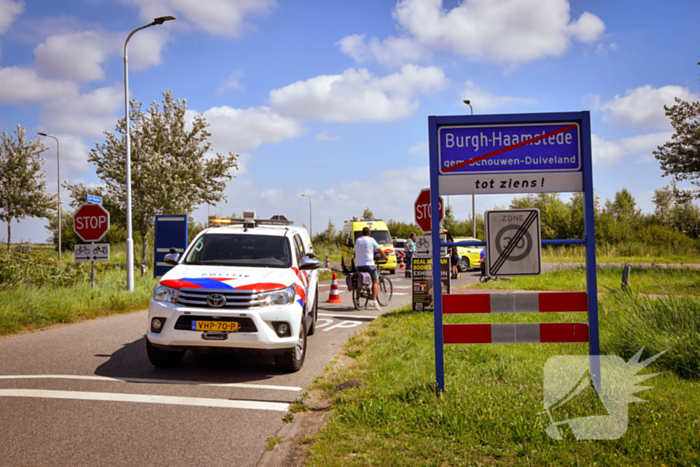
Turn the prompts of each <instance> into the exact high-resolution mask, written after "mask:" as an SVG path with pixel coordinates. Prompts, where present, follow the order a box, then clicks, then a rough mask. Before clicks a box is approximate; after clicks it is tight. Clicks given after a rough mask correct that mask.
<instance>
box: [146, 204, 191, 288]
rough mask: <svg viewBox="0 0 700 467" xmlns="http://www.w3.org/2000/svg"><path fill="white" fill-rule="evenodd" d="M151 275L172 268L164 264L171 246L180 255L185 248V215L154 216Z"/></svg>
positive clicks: (156, 274) (154, 275) (155, 275)
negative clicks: (154, 229) (154, 228)
mask: <svg viewBox="0 0 700 467" xmlns="http://www.w3.org/2000/svg"><path fill="white" fill-rule="evenodd" d="M153 243H154V245H153V247H154V249H155V251H154V254H153V262H154V263H155V264H154V265H153V277H158V276H162V275H163V274H165V273H166V272H168V271H170V269H172V266H171V265H169V264H166V263H165V261H164V259H165V255H167V254H168V253H169V252H170V249H171V248H175V251H176V252H177V253H178V254H179V255H180V257H182V254H183V253H184V252H185V249H186V248H187V215H186V214H159V215H157V216H156V231H155V236H154V242H153Z"/></svg>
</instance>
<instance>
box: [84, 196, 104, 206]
mask: <svg viewBox="0 0 700 467" xmlns="http://www.w3.org/2000/svg"><path fill="white" fill-rule="evenodd" d="M87 202H88V203H92V204H102V197H101V196H95V195H87Z"/></svg>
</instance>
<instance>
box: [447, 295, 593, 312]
mask: <svg viewBox="0 0 700 467" xmlns="http://www.w3.org/2000/svg"><path fill="white" fill-rule="evenodd" d="M579 311H580V312H586V311H588V294H587V293H586V292H543V293H503V294H459V295H457V294H450V295H443V296H442V312H443V313H568V312H579Z"/></svg>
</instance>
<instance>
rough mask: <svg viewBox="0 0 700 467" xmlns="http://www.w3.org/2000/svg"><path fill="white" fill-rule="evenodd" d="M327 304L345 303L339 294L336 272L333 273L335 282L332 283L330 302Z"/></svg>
mask: <svg viewBox="0 0 700 467" xmlns="http://www.w3.org/2000/svg"><path fill="white" fill-rule="evenodd" d="M326 303H345V302H344V301H342V300H341V299H340V292H338V280H337V279H336V277H335V271H333V280H332V281H331V293H330V295H328V300H326Z"/></svg>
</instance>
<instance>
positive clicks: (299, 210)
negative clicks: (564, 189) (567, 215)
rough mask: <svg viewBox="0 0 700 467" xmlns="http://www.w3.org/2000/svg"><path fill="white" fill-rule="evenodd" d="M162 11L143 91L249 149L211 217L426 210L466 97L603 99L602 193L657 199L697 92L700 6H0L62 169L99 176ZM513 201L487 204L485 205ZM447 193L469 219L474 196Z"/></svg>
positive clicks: (508, 2) (5, 111)
mask: <svg viewBox="0 0 700 467" xmlns="http://www.w3.org/2000/svg"><path fill="white" fill-rule="evenodd" d="M165 15H173V16H176V17H177V21H173V22H168V23H166V24H164V25H162V26H156V27H152V28H149V29H147V30H145V31H141V32H139V33H137V34H136V35H135V36H134V38H133V39H132V40H131V42H130V44H129V58H130V73H129V80H130V92H131V96H132V97H134V98H136V99H138V100H139V101H141V102H145V103H150V102H152V101H154V100H156V101H160V100H161V98H162V96H161V93H162V92H163V91H166V90H169V89H172V90H173V93H174V95H175V97H178V98H185V99H187V104H188V109H189V110H190V111H191V112H192V113H194V112H201V113H203V114H204V115H205V116H206V118H207V119H208V121H209V122H210V123H211V128H210V131H211V132H212V142H213V144H214V149H215V150H217V151H219V152H227V151H233V152H235V153H238V154H240V155H241V158H240V170H239V171H238V172H237V173H236V174H235V175H236V178H234V179H233V180H232V181H231V182H230V183H229V186H228V188H227V190H226V194H227V197H228V200H227V202H226V203H221V204H220V205H219V206H216V207H211V208H209V209H210V211H211V212H212V213H213V212H222V213H223V214H224V215H229V214H230V213H232V212H236V213H240V212H241V211H242V210H244V209H255V210H256V211H257V212H258V215H259V216H260V217H268V216H270V215H273V214H285V215H287V217H289V218H291V219H293V220H295V221H296V222H297V223H298V224H300V223H302V222H303V223H305V224H307V226H308V219H309V216H308V215H309V200H308V199H307V198H304V197H301V196H300V194H302V193H303V194H307V195H310V196H311V198H312V204H313V227H314V231H319V230H321V229H323V228H325V227H326V225H327V223H328V220H329V219H331V220H333V222H334V223H335V225H336V227H340V226H341V225H342V221H343V220H344V219H347V218H349V217H351V216H353V215H360V214H361V213H362V210H363V209H364V207H365V206H369V207H370V208H371V209H372V210H373V211H374V213H375V215H376V216H377V217H381V218H384V219H395V220H402V221H411V220H412V218H413V201H414V200H415V197H416V196H417V194H418V192H419V191H420V189H421V188H424V187H427V186H428V185H429V182H428V152H427V139H428V131H427V130H428V124H427V117H428V116H429V115H459V114H466V113H468V110H469V109H468V107H466V106H465V105H464V104H463V103H462V100H463V99H470V100H471V102H472V105H473V107H474V111H475V113H477V114H491V113H528V112H558V111H580V110H590V111H591V119H592V132H593V135H592V139H593V157H594V185H595V188H596V192H597V194H598V195H599V196H601V197H602V198H603V199H605V198H606V197H612V196H613V195H614V193H615V192H616V191H618V190H620V189H621V188H623V187H624V188H627V189H629V190H630V191H631V192H632V194H633V195H634V196H635V198H636V199H637V202H638V204H639V205H640V206H641V207H642V208H643V209H644V210H645V211H650V210H651V209H652V203H651V197H652V194H653V190H654V189H656V188H659V187H662V186H664V185H666V184H668V183H669V182H670V180H669V179H668V178H662V177H661V174H662V172H661V170H660V168H659V164H658V162H657V161H656V160H655V159H654V158H653V155H652V151H653V150H654V149H655V148H656V146H658V145H660V144H663V143H664V142H665V141H667V140H668V139H669V138H670V136H671V134H672V129H671V127H670V125H669V123H668V119H667V118H666V117H665V115H664V110H663V105H664V104H672V102H673V98H674V97H676V96H678V97H681V98H683V99H685V100H693V101H695V100H700V82H699V81H698V77H699V75H700V67H698V66H697V65H696V63H697V62H698V61H700V55H698V50H700V35H699V34H698V33H697V18H698V17H700V3H698V2H697V1H694V0H689V1H681V0H677V1H673V2H663V3H662V2H658V1H639V0H636V1H615V2H610V1H585V2H584V1H567V0H464V1H451V0H442V1H441V0H400V1H395V0H394V1H389V0H381V1H380V0H353V1H333V2H323V1H318V0H316V1H305V0H295V1H293V2H292V1H283V0H278V1H274V0H208V1H198V2H194V1H189V2H188V1H183V0H121V1H117V0H114V1H106V0H83V1H80V0H71V1H61V2H56V1H36V0H35V1H26V2H21V1H16V0H0V109H1V111H0V123H1V124H2V129H3V130H5V131H8V132H12V131H14V128H15V126H16V125H17V123H20V124H21V125H22V126H24V127H26V128H27V129H28V131H29V133H30V134H32V135H33V134H35V133H36V132H37V131H41V132H45V133H49V134H53V135H55V136H57V137H58V138H59V140H60V142H61V178H62V179H64V180H68V181H70V182H71V183H73V182H78V181H82V182H84V183H87V184H98V183H99V179H98V178H97V177H96V175H95V172H94V168H93V167H92V166H91V165H90V164H89V163H88V162H87V153H88V151H89V148H90V147H92V146H94V144H95V143H96V142H100V141H101V140H102V132H103V131H114V126H115V123H116V119H117V118H119V117H120V116H121V115H122V114H123V92H124V90H123V89H124V88H123V68H122V67H123V64H122V55H121V53H122V52H121V51H122V48H123V44H124V40H125V39H126V36H127V35H128V33H129V32H130V31H131V30H132V29H134V28H136V27H139V26H141V25H143V24H146V23H148V22H150V21H151V20H152V19H153V18H154V17H157V16H165ZM45 143H46V144H47V145H48V146H49V148H50V149H49V151H47V152H46V153H44V156H45V157H46V159H47V162H46V165H45V168H46V172H47V177H48V187H49V190H51V191H55V190H56V161H55V145H54V142H53V140H46V139H45ZM62 193H63V197H64V201H67V200H66V199H65V198H66V196H67V193H66V192H65V190H64V191H63V192H62ZM509 199H510V196H478V197H477V211H480V212H483V211H484V210H487V209H492V208H493V207H494V206H495V205H498V204H500V205H507V204H508V202H509ZM450 204H451V205H452V206H453V207H454V208H455V214H456V216H457V217H458V218H466V217H468V216H469V215H470V211H471V200H470V199H469V197H466V196H465V197H454V196H453V197H451V199H450ZM206 215H207V206H203V207H201V208H200V209H199V210H198V211H196V212H195V214H194V216H195V219H196V220H198V221H204V220H205V218H206ZM44 225H45V221H42V220H35V219H29V218H28V219H25V220H23V221H21V223H20V224H13V234H12V237H13V240H14V241H19V240H20V239H24V240H29V239H31V240H32V241H36V242H41V241H44V240H45V239H46V238H47V237H48V232H47V231H46V230H45V229H44V227H43V226H44ZM0 229H2V230H0V232H2V233H0V237H4V236H5V232H6V226H5V225H4V224H3V225H0Z"/></svg>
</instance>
